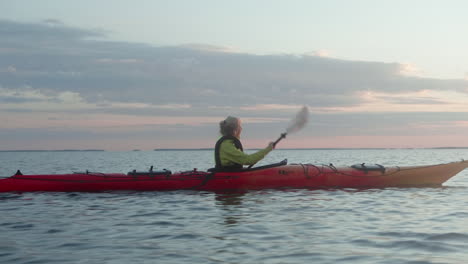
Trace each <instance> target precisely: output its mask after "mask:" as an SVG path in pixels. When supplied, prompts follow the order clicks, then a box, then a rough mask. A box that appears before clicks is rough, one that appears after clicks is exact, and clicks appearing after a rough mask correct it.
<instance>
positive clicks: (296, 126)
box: [248, 106, 309, 169]
mask: <svg viewBox="0 0 468 264" xmlns="http://www.w3.org/2000/svg"><path fill="white" fill-rule="evenodd" d="M308 120H309V109H308V108H307V106H303V107H302V108H301V110H300V111H299V112H298V113H297V114H296V117H295V118H294V119H293V120H292V121H291V125H289V127H288V128H287V129H286V132H284V133H281V136H280V137H279V138H278V139H277V140H276V141H275V142H273V147H276V144H278V142H280V141H281V140H282V139H283V138H286V135H288V134H290V133H294V132H297V131H299V130H301V129H302V128H303V127H304V126H305V124H306V123H307V121H308ZM254 165H255V164H252V165H250V166H249V167H248V169H250V168H252V167H253V166H254Z"/></svg>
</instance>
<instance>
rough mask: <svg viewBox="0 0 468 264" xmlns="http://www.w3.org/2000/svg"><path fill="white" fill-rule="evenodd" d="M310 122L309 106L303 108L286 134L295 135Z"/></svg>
mask: <svg viewBox="0 0 468 264" xmlns="http://www.w3.org/2000/svg"><path fill="white" fill-rule="evenodd" d="M307 121H309V109H308V108H307V106H304V107H302V109H301V111H299V112H298V113H297V115H296V118H294V120H292V122H291V125H290V126H289V127H288V128H287V129H286V133H288V134H289V133H294V132H297V131H299V130H301V129H302V128H303V127H304V126H305V125H306V124H307Z"/></svg>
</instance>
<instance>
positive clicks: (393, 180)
mask: <svg viewBox="0 0 468 264" xmlns="http://www.w3.org/2000/svg"><path fill="white" fill-rule="evenodd" d="M467 167H468V161H459V162H452V163H447V164H438V165H428V166H406V167H398V166H395V167H384V166H381V165H371V166H368V165H366V164H364V163H363V164H358V165H353V166H350V167H335V166H333V165H332V164H330V165H312V164H289V165H288V164H287V162H286V161H283V162H280V163H276V164H271V165H267V166H262V167H257V168H252V169H245V170H242V171H235V172H216V171H207V172H205V171H197V170H193V171H185V172H177V173H172V172H171V171H168V170H163V171H153V170H152V169H151V170H149V171H146V172H137V171H132V172H129V173H127V174H123V173H97V172H79V173H73V174H50V175H23V174H21V172H20V171H18V172H17V173H16V174H15V175H13V176H11V177H8V178H4V179H0V192H35V191H42V192H97V191H110V190H136V191H169V190H206V191H222V190H259V189H276V188H383V187H414V186H440V185H442V183H444V182H445V181H447V180H448V179H450V178H451V177H453V176H454V175H456V174H457V173H459V172H460V171H462V170H464V169H465V168H467Z"/></svg>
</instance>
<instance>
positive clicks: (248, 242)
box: [0, 149, 468, 263]
mask: <svg viewBox="0 0 468 264" xmlns="http://www.w3.org/2000/svg"><path fill="white" fill-rule="evenodd" d="M285 158H287V159H288V160H289V162H290V163H313V164H330V163H333V165H335V166H337V167H338V166H348V165H352V164H356V163H363V162H365V163H368V164H373V163H378V164H382V165H384V166H393V165H399V166H404V165H427V164H438V163H446V162H451V161H457V160H461V159H466V158H468V149H403V150H397V149H389V150H382V149H380V150H275V151H273V152H272V153H270V154H269V155H268V156H267V157H266V158H265V160H263V161H262V162H260V163H259V164H258V165H265V164H268V163H274V162H278V161H281V160H283V159H285ZM213 162H214V161H213V152H212V151H210V150H198V151H190V150H186V151H170V150H167V151H131V152H96V151H91V152H81V151H68V152H67V151H64V152H0V175H1V176H10V175H12V174H14V173H15V172H16V170H17V169H20V170H21V171H22V172H23V173H24V174H40V173H71V172H73V171H86V170H88V171H93V172H124V173H126V172H128V171H131V170H133V169H136V170H147V169H149V167H150V166H154V169H155V170H156V169H169V170H171V171H173V172H175V171H179V170H192V169H193V168H198V169H200V170H205V169H208V168H210V167H212V166H213ZM467 220H468V170H465V171H463V172H461V173H459V174H458V175H457V176H455V177H454V178H452V179H451V180H449V181H448V182H446V183H445V184H444V185H443V187H436V188H383V189H327V190H320V189H317V190H315V189H288V190H262V191H248V192H234V193H212V192H202V191H171V192H134V191H127V192H101V193H44V192H39V193H4V194H0V263H466V261H467V259H468V251H467V250H466V249H467V248H468V221H467Z"/></svg>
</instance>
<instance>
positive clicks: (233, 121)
mask: <svg viewBox="0 0 468 264" xmlns="http://www.w3.org/2000/svg"><path fill="white" fill-rule="evenodd" d="M219 131H220V133H221V135H222V137H221V138H220V139H219V140H218V142H216V146H215V161H216V169H217V170H224V171H226V170H240V169H242V168H243V165H253V164H255V163H257V162H258V161H260V160H261V159H263V158H264V157H265V156H266V155H267V154H268V153H269V152H270V151H271V150H273V148H274V146H273V142H271V143H270V144H269V145H268V147H266V148H264V149H262V150H259V151H257V152H255V153H253V154H245V153H244V152H243V148H242V143H241V142H240V140H239V139H240V135H241V132H242V124H241V121H240V119H239V118H237V117H232V116H228V117H227V118H226V119H225V120H223V121H221V122H220V123H219Z"/></svg>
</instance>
